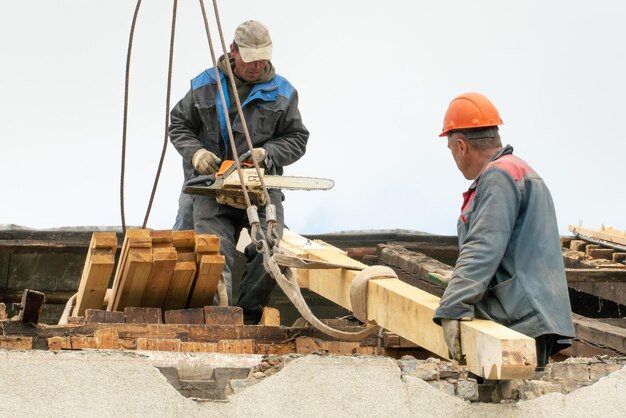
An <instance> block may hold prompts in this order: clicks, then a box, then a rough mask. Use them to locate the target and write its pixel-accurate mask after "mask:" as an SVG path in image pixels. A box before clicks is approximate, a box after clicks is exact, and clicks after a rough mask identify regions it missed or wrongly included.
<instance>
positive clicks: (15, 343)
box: [0, 336, 33, 350]
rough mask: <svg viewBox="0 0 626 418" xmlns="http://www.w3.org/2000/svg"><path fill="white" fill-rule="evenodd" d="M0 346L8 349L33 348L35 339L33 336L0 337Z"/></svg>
mask: <svg viewBox="0 0 626 418" xmlns="http://www.w3.org/2000/svg"><path fill="white" fill-rule="evenodd" d="M0 348H4V349H6V350H32V349H33V339H32V338H31V337H15V336H6V337H0Z"/></svg>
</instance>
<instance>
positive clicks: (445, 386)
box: [428, 380, 455, 396]
mask: <svg viewBox="0 0 626 418" xmlns="http://www.w3.org/2000/svg"><path fill="white" fill-rule="evenodd" d="M428 384H429V385H431V386H432V387H434V388H435V389H437V390H439V391H440V392H443V393H445V394H447V395H450V396H454V392H455V387H454V385H453V384H451V383H448V382H446V381H441V380H435V381H432V382H428Z"/></svg>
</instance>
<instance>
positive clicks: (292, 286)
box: [267, 257, 379, 341]
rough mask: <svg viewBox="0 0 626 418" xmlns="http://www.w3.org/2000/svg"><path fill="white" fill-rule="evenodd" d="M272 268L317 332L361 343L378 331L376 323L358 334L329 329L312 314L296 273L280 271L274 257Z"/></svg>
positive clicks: (281, 286) (280, 283)
mask: <svg viewBox="0 0 626 418" xmlns="http://www.w3.org/2000/svg"><path fill="white" fill-rule="evenodd" d="M267 264H268V266H269V268H270V274H271V275H272V276H273V277H274V279H276V282H277V283H278V285H279V286H280V288H281V289H282V290H283V292H284V293H285V295H287V297H288V298H289V300H290V301H291V303H293V305H294V306H295V307H296V309H297V310H298V312H299V313H300V315H302V317H303V318H304V319H305V320H306V321H307V322H308V323H309V324H311V325H313V326H314V327H315V328H316V329H317V330H319V331H321V332H323V333H324V334H326V335H330V336H331V337H334V338H338V339H342V340H346V341H360V340H362V339H363V338H365V337H367V336H369V335H371V334H373V333H375V332H376V331H378V329H379V326H378V325H376V323H373V324H371V325H369V326H368V327H367V328H365V329H364V330H362V331H357V332H347V331H340V330H338V329H335V328H332V327H329V326H328V325H326V324H324V323H323V322H322V321H320V320H319V319H318V318H317V317H316V316H315V315H314V314H313V312H311V309H310V308H309V306H308V305H307V303H306V301H305V300H304V297H303V296H302V292H300V286H299V285H298V281H297V280H296V275H295V274H294V272H293V271H292V270H291V269H290V268H288V269H286V271H285V273H284V274H283V272H282V271H281V270H280V267H279V266H278V264H276V262H275V261H274V259H273V258H272V257H270V258H269V262H268V263H267Z"/></svg>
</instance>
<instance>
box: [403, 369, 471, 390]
mask: <svg viewBox="0 0 626 418" xmlns="http://www.w3.org/2000/svg"><path fill="white" fill-rule="evenodd" d="M408 374H409V376H414V377H418V378H420V379H422V380H425V381H431V380H438V379H439V366H438V365H437V364H436V363H426V362H422V363H418V364H417V365H416V366H415V369H414V370H412V371H411V372H409V373H408ZM476 396H478V389H476Z"/></svg>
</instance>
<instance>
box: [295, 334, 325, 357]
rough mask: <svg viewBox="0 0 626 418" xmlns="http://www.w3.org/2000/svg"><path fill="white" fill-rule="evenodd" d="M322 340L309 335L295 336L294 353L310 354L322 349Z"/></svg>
mask: <svg viewBox="0 0 626 418" xmlns="http://www.w3.org/2000/svg"><path fill="white" fill-rule="evenodd" d="M323 349H324V348H323V347H322V341H321V340H319V339H317V338H311V337H298V338H296V353H299V354H311V353H315V352H318V351H322V350H323Z"/></svg>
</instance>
